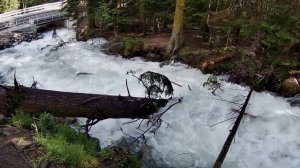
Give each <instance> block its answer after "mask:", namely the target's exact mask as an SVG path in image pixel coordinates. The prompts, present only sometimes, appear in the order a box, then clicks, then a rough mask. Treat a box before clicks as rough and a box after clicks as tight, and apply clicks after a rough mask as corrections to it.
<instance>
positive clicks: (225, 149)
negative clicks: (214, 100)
mask: <svg viewBox="0 0 300 168" xmlns="http://www.w3.org/2000/svg"><path fill="white" fill-rule="evenodd" d="M251 94H252V90H250V92H249V94H248V96H247V99H246V101H245V103H244V105H243V107H242V109H241V112H240V114H239V115H238V118H237V119H236V121H235V123H234V125H233V128H232V130H231V131H230V133H229V135H228V137H227V139H226V141H225V143H224V145H223V147H222V150H221V152H220V154H219V156H218V158H217V160H216V162H215V164H214V168H220V167H221V166H222V164H223V161H224V159H225V157H226V155H227V152H228V150H229V148H230V145H231V142H232V141H233V139H234V136H235V134H236V132H237V130H238V128H239V125H240V123H241V121H242V118H243V116H244V114H245V111H246V108H247V105H248V103H249V100H250V97H251Z"/></svg>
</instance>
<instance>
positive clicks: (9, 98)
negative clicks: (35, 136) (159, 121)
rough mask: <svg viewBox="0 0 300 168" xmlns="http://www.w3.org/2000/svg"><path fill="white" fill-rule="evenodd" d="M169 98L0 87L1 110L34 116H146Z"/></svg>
mask: <svg viewBox="0 0 300 168" xmlns="http://www.w3.org/2000/svg"><path fill="white" fill-rule="evenodd" d="M167 102H168V100H166V99H146V98H137V97H125V96H109V95H97V94H83V93H69V92H58V91H50V90H40V89H32V88H26V87H19V86H18V87H5V86H1V87H0V113H2V114H4V115H10V114H13V113H14V112H15V111H18V110H19V111H22V112H24V113H28V114H30V115H32V116H38V115H39V114H40V113H42V112H48V113H50V114H52V115H54V116H56V117H86V118H91V119H98V120H104V119H108V118H131V119H133V118H142V119H144V118H147V117H148V116H149V115H151V114H153V113H155V112H157V111H158V108H159V107H163V106H165V105H166V104H167Z"/></svg>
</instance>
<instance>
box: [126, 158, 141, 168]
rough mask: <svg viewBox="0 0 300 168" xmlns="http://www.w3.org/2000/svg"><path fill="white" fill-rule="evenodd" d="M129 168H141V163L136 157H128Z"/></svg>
mask: <svg viewBox="0 0 300 168" xmlns="http://www.w3.org/2000/svg"><path fill="white" fill-rule="evenodd" d="M128 167H129V168H141V167H142V162H141V161H140V160H139V158H138V157H137V156H130V157H129V166H128Z"/></svg>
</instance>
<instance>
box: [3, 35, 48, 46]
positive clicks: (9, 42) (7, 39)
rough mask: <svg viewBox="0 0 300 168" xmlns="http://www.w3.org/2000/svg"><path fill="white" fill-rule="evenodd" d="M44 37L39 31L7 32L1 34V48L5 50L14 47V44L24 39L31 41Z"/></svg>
mask: <svg viewBox="0 0 300 168" xmlns="http://www.w3.org/2000/svg"><path fill="white" fill-rule="evenodd" d="M40 38H42V36H40V35H39V34H37V33H31V34H26V33H6V34H0V50H4V49H6V48H9V47H12V46H14V45H17V44H20V43H21V42H23V41H26V42H31V41H33V40H37V39H40Z"/></svg>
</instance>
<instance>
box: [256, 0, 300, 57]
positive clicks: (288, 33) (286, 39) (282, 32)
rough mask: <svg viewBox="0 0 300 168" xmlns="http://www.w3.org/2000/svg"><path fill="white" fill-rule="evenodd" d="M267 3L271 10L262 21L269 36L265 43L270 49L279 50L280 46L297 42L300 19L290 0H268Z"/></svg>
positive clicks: (299, 31)
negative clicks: (294, 11) (294, 14)
mask: <svg viewBox="0 0 300 168" xmlns="http://www.w3.org/2000/svg"><path fill="white" fill-rule="evenodd" d="M267 4H268V6H269V10H268V13H267V15H266V17H265V19H264V21H263V23H262V26H263V28H264V30H265V31H266V33H267V37H266V39H265V40H264V41H263V43H264V44H265V45H266V46H267V48H268V49H270V50H272V51H274V50H275V51H278V49H280V47H283V46H286V45H291V44H293V43H294V42H295V40H296V39H295V38H296V37H297V35H299V33H300V21H299V19H298V18H297V17H295V16H293V15H292V13H291V11H292V9H291V5H290V4H291V1H290V0H288V1H286V0H276V1H275V2H274V1H272V0H268V1H267Z"/></svg>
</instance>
